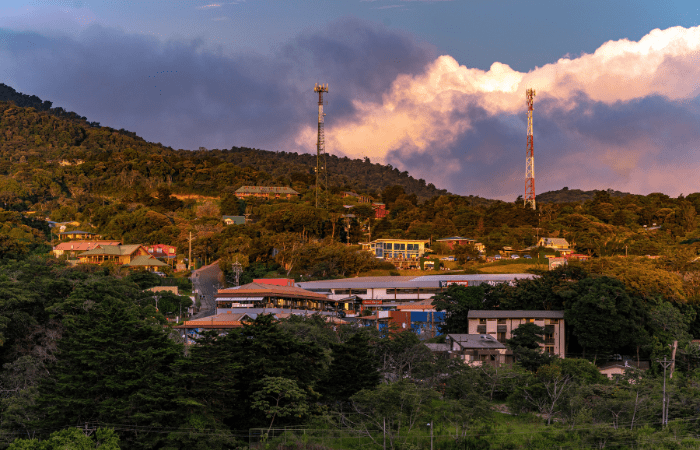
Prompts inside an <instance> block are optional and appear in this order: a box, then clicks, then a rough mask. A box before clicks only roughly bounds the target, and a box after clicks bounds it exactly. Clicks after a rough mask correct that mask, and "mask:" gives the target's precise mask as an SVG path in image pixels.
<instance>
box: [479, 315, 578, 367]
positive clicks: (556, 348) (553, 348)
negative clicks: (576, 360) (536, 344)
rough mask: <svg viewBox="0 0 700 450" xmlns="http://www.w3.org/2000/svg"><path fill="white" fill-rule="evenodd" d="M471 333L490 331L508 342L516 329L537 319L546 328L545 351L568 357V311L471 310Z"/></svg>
mask: <svg viewBox="0 0 700 450" xmlns="http://www.w3.org/2000/svg"><path fill="white" fill-rule="evenodd" d="M467 320H468V321H469V324H468V326H469V334H488V335H491V336H493V337H494V338H495V339H496V340H497V341H498V342H501V343H505V342H506V340H508V339H510V338H511V337H513V330H515V329H516V328H518V327H519V326H520V325H522V324H524V323H529V322H534V323H535V325H539V326H541V327H544V329H545V335H544V344H541V346H542V348H543V350H544V351H545V352H547V353H549V354H551V355H557V356H559V357H560V358H564V357H565V350H566V346H565V342H564V339H565V334H564V333H565V329H564V311H522V310H513V311H485V310H471V311H469V313H468V314H467Z"/></svg>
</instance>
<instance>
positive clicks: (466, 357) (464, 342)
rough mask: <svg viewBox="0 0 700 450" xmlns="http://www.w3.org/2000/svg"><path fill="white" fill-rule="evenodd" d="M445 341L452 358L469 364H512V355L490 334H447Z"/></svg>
mask: <svg viewBox="0 0 700 450" xmlns="http://www.w3.org/2000/svg"><path fill="white" fill-rule="evenodd" d="M445 342H446V343H447V345H448V346H449V351H450V352H451V356H452V357H453V358H459V359H461V360H462V361H464V363H465V364H468V365H470V366H477V367H478V366H482V365H493V366H500V365H501V364H512V363H513V355H512V353H510V352H509V351H508V347H506V346H505V345H504V344H503V343H501V342H498V340H497V339H496V338H494V337H493V336H492V335H490V334H448V335H447V338H446V339H445Z"/></svg>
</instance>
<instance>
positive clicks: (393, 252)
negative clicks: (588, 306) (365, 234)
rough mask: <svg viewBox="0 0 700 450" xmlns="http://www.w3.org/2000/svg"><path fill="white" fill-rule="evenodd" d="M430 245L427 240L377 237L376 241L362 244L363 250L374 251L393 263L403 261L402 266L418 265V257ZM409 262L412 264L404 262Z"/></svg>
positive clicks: (377, 255)
mask: <svg viewBox="0 0 700 450" xmlns="http://www.w3.org/2000/svg"><path fill="white" fill-rule="evenodd" d="M429 245H430V241H429V240H416V239H377V240H376V241H372V242H368V243H364V244H362V249H363V250H368V251H370V252H372V253H374V256H376V257H377V258H380V259H384V260H387V261H391V262H393V263H397V262H404V264H401V265H402V266H404V265H405V266H409V267H410V266H415V268H419V267H420V259H421V258H422V257H423V255H424V254H425V251H426V250H427V249H428V247H429ZM408 262H411V263H413V264H406V263H408Z"/></svg>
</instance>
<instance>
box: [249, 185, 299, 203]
mask: <svg viewBox="0 0 700 450" xmlns="http://www.w3.org/2000/svg"><path fill="white" fill-rule="evenodd" d="M235 194H236V197H238V198H247V197H257V198H267V199H283V198H285V199H287V200H290V199H293V198H297V197H299V193H298V192H297V191H295V190H294V189H292V188H290V187H286V186H243V187H240V188H238V189H236V192H235Z"/></svg>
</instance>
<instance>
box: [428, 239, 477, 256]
mask: <svg viewBox="0 0 700 450" xmlns="http://www.w3.org/2000/svg"><path fill="white" fill-rule="evenodd" d="M435 242H441V243H443V244H445V245H446V246H447V248H449V249H450V250H454V249H455V247H456V246H457V245H473V246H474V247H476V249H477V250H478V251H479V253H483V252H484V251H485V250H486V246H484V244H482V243H481V242H476V239H469V238H465V237H461V236H451V237H446V238H442V239H437V240H436V241H435Z"/></svg>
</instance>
